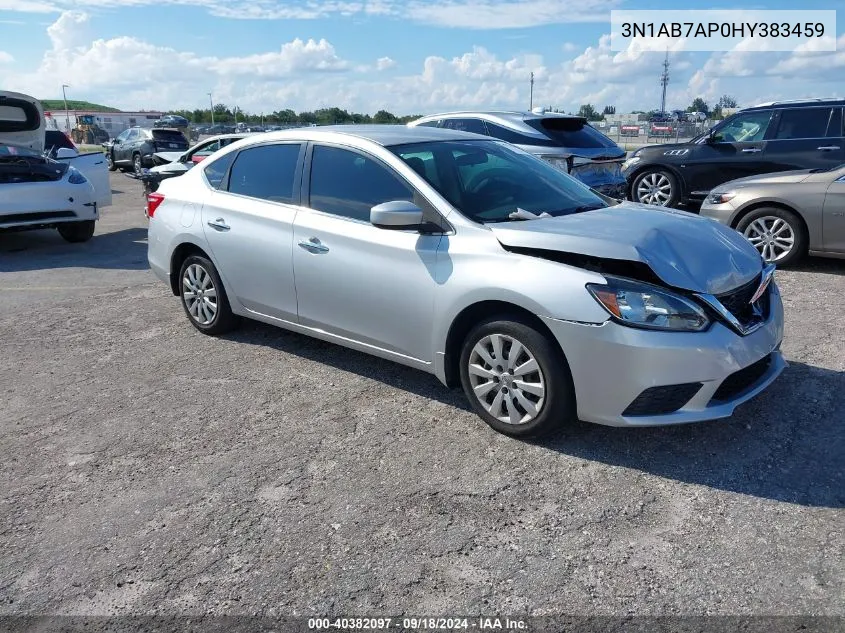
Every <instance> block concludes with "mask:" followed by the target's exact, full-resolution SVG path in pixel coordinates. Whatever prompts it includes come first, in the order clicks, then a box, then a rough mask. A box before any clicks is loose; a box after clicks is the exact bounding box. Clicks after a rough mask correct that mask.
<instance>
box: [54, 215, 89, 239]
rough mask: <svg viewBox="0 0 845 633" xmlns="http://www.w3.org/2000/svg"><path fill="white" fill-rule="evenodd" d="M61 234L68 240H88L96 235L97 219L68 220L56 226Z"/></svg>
mask: <svg viewBox="0 0 845 633" xmlns="http://www.w3.org/2000/svg"><path fill="white" fill-rule="evenodd" d="M56 228H57V229H58V231H59V235H61V236H62V237H63V238H64V239H65V240H67V241H68V242H87V241H88V240H90V239H91V238H92V237H93V235H94V228H95V221H94V220H84V221H82V222H67V223H65V224H59V226H58V227H56Z"/></svg>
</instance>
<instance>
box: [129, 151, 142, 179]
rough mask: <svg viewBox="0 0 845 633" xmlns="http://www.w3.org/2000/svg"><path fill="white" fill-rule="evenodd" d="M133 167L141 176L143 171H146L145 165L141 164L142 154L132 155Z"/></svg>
mask: <svg viewBox="0 0 845 633" xmlns="http://www.w3.org/2000/svg"><path fill="white" fill-rule="evenodd" d="M132 169H134V170H135V173H136V174H138V175H139V176H140V175H141V172H142V171H144V166H143V164H141V155H140V154H133V155H132Z"/></svg>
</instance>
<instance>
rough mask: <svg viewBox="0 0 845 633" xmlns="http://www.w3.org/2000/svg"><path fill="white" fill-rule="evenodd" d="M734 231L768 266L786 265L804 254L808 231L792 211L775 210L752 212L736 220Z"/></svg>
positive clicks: (765, 208)
mask: <svg viewBox="0 0 845 633" xmlns="http://www.w3.org/2000/svg"><path fill="white" fill-rule="evenodd" d="M736 230H737V231H739V232H740V233H742V234H743V235H744V236H745V237H746V239H747V240H748V241H749V242H751V244H752V245H753V246H754V247H755V248H756V249H757V250H758V251H759V253H760V254H761V255H762V256H763V259H765V260H766V261H767V262H769V263H772V264H777V265H778V266H789V265H791V264H794V263H796V262H798V261H799V260H800V259H802V258H803V257H804V256H805V255H806V254H807V246H808V243H809V237H808V236H807V229H806V228H805V227H804V223H803V222H802V221H801V218H799V217H798V215H796V214H795V213H793V212H792V211H787V210H786V209H780V208H778V207H761V208H759V209H754V210H753V211H752V212H751V213H749V214H747V215H746V216H744V217H743V218H742V219H741V220H740V221H739V223H738V224H737V226H736ZM790 243H791V245H790Z"/></svg>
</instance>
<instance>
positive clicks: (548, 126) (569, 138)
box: [525, 117, 616, 148]
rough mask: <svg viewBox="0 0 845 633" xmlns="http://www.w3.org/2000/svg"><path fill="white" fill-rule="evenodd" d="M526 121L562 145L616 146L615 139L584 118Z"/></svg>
mask: <svg viewBox="0 0 845 633" xmlns="http://www.w3.org/2000/svg"><path fill="white" fill-rule="evenodd" d="M525 122H526V123H527V124H528V125H530V126H531V127H533V128H534V129H535V130H538V131H539V132H542V133H543V134H545V135H546V136H548V137H549V138H550V139H553V140H554V141H557V143H558V144H559V145H560V146H561V147H572V148H599V147H616V144H615V143H614V142H613V141H611V140H610V139H609V138H607V137H606V136H605V135H604V134H602V133H601V132H599V131H598V130H597V129H595V128H594V127H592V126H591V125H589V124H588V123H587V122H586V121H584V120H583V119H577V118H564V117H549V118H546V119H528V120H526V121H525Z"/></svg>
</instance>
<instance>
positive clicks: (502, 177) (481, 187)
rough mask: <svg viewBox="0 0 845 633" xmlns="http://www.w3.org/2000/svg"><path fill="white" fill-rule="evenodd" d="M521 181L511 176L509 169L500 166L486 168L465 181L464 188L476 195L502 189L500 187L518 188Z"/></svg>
mask: <svg viewBox="0 0 845 633" xmlns="http://www.w3.org/2000/svg"><path fill="white" fill-rule="evenodd" d="M521 186H522V185H521V183H520V182H519V181H518V180H517V179H516V178H515V177H514V176H513V174H512V173H511V171H510V170H509V169H503V168H501V167H499V168H495V169H488V170H487V171H482V172H481V173H479V174H476V175H475V176H473V177H472V178H471V179H470V181H469V182H468V183H467V185H466V188H467V191H468V192H470V193H474V194H476V195H484V194H486V193H488V191H487V190H490V193H492V192H494V191H496V190H499V189H502V188H508V189H511V188H519V187H521Z"/></svg>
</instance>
